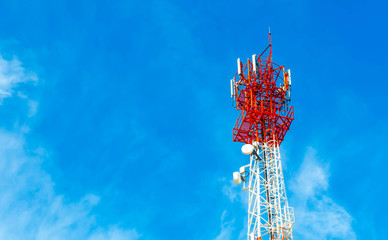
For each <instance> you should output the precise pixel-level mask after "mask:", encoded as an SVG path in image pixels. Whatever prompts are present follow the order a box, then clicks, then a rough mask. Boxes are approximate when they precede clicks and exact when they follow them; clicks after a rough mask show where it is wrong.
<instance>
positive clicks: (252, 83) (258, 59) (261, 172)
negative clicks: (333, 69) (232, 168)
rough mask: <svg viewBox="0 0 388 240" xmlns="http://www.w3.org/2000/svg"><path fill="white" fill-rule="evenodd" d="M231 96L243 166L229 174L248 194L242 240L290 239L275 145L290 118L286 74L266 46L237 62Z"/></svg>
mask: <svg viewBox="0 0 388 240" xmlns="http://www.w3.org/2000/svg"><path fill="white" fill-rule="evenodd" d="M231 96H232V98H233V100H234V101H235V103H236V108H237V110H239V111H240V115H239V117H238V119H237V122H236V125H235V126H234V128H233V141H235V142H242V143H245V145H244V146H243V147H242V149H241V150H242V152H243V153H244V154H247V155H250V162H249V164H247V165H245V166H242V167H241V168H240V171H239V172H234V173H233V178H234V181H235V183H237V184H239V183H241V182H243V190H248V192H249V203H248V233H247V238H248V240H258V239H260V240H264V239H268V240H286V239H287V240H290V239H293V235H292V226H293V224H294V212H293V208H291V207H289V206H288V200H287V195H286V189H285V184H284V178H283V171H282V164H281V157H280V151H279V146H280V144H281V142H282V141H283V139H284V136H285V134H286V133H287V131H288V129H289V128H290V125H291V122H292V121H293V119H294V110H293V107H292V106H290V105H289V103H290V101H291V72H290V70H288V71H287V72H286V71H285V68H284V66H279V65H277V64H276V63H273V62H272V44H271V33H269V45H268V46H267V48H266V49H265V50H264V51H263V52H262V53H261V54H260V55H259V56H256V55H255V54H254V55H253V56H252V61H251V60H250V59H248V60H247V63H246V64H243V63H242V62H241V60H240V59H237V73H236V75H235V77H234V78H233V79H232V80H231Z"/></svg>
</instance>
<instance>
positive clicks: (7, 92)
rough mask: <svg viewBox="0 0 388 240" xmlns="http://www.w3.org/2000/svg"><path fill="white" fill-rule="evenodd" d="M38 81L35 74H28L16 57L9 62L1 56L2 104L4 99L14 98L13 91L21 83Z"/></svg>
mask: <svg viewBox="0 0 388 240" xmlns="http://www.w3.org/2000/svg"><path fill="white" fill-rule="evenodd" d="M37 79H38V78H37V76H36V75H35V74H34V73H27V72H26V70H25V69H24V68H23V67H22V63H21V62H20V61H19V60H18V59H17V58H16V57H14V58H13V59H12V60H9V61H8V60H6V59H4V58H3V57H2V56H0V103H2V101H3V99H4V98H7V97H10V96H12V94H13V89H14V88H15V87H17V86H18V84H19V83H22V82H28V81H36V80H37ZM22 96H23V95H22Z"/></svg>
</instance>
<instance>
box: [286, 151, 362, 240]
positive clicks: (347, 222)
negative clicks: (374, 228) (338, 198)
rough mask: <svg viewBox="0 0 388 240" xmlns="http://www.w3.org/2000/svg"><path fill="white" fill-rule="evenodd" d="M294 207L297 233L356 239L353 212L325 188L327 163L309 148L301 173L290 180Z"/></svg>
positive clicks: (306, 236)
mask: <svg viewBox="0 0 388 240" xmlns="http://www.w3.org/2000/svg"><path fill="white" fill-rule="evenodd" d="M290 186H291V188H290V190H291V191H292V193H293V199H292V202H293V203H296V204H297V205H296V206H294V209H295V222H296V223H295V225H294V229H293V230H294V233H295V235H296V236H299V237H302V238H303V239H311V240H321V239H333V238H339V239H356V235H355V233H354V231H353V229H352V226H351V223H352V220H353V219H352V217H351V215H350V214H349V213H348V212H347V211H346V210H345V208H343V207H342V206H340V205H339V204H337V203H336V202H335V201H334V200H333V199H331V198H330V197H329V196H328V195H327V193H326V191H327V189H328V187H329V174H328V166H322V164H320V163H319V161H318V159H317V156H316V152H315V150H314V149H312V148H309V149H308V151H307V153H306V155H305V157H304V160H303V163H302V165H301V167H300V169H299V173H298V175H297V176H296V177H295V179H293V180H292V181H291V184H290Z"/></svg>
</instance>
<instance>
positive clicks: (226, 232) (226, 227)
mask: <svg viewBox="0 0 388 240" xmlns="http://www.w3.org/2000/svg"><path fill="white" fill-rule="evenodd" d="M227 213H228V212H227V211H226V210H224V211H223V212H222V215H221V231H220V233H219V234H218V235H217V237H216V238H214V240H230V239H232V237H233V236H232V233H233V230H234V228H233V223H234V219H232V220H230V221H226V217H227Z"/></svg>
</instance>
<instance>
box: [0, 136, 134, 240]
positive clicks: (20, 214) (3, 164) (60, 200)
mask: <svg viewBox="0 0 388 240" xmlns="http://www.w3.org/2000/svg"><path fill="white" fill-rule="evenodd" d="M26 148H27V146H26V144H25V141H24V138H23V136H21V135H19V134H16V133H10V132H6V131H4V130H1V131H0V239H42V240H43V239H57V240H61V239H90V240H99V239H104V240H106V239H112V240H113V239H115V240H121V239H138V238H139V234H138V233H137V232H136V230H134V229H130V230H123V229H120V228H118V227H116V226H110V227H108V228H102V227H98V226H96V223H95V219H94V218H95V216H93V215H92V214H91V209H92V207H93V206H94V205H96V204H98V202H99V200H100V198H99V197H98V196H96V195H93V194H88V195H86V196H85V197H84V198H82V199H81V200H80V201H79V202H74V203H72V202H67V201H66V200H65V197H64V196H62V195H58V194H56V193H55V192H54V189H53V186H54V183H53V181H52V180H51V178H50V176H49V175H48V174H47V173H46V172H45V171H43V170H42V168H41V162H42V159H41V158H42V156H40V155H36V154H35V155H32V156H31V155H29V154H28V153H29V152H30V151H28V152H27V151H26ZM35 152H42V151H41V149H40V150H39V151H35Z"/></svg>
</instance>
